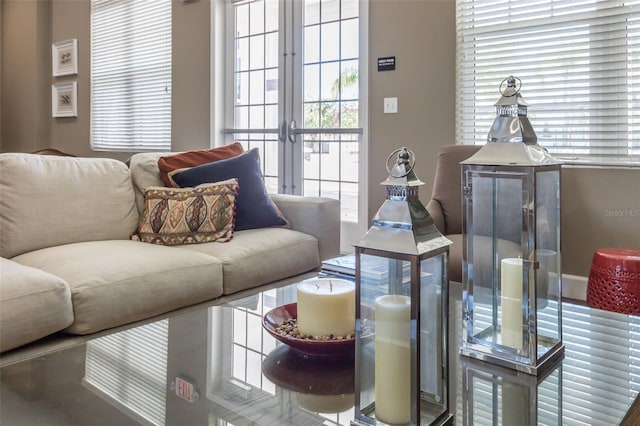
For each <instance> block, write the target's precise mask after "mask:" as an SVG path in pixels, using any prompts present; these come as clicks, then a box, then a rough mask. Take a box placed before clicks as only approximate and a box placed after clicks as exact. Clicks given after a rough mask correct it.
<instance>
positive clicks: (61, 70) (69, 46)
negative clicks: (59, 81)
mask: <svg viewBox="0 0 640 426" xmlns="http://www.w3.org/2000/svg"><path fill="white" fill-rule="evenodd" d="M51 62H52V63H51V65H52V72H53V76H54V77H59V76H61V75H73V74H78V40H77V39H75V38H74V39H71V40H65V41H59V42H57V43H53V44H52V45H51Z"/></svg>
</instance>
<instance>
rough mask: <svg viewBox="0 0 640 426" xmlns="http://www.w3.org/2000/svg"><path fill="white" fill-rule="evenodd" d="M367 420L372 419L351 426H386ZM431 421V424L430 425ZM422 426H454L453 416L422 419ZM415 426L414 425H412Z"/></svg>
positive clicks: (355, 421)
mask: <svg viewBox="0 0 640 426" xmlns="http://www.w3.org/2000/svg"><path fill="white" fill-rule="evenodd" d="M372 412H373V408H372ZM427 415H428V414H427ZM367 420H370V419H368V418H367V419H365V420H363V421H360V420H357V419H355V420H351V426H376V425H380V424H386V423H379V422H376V421H372V422H371V423H369V422H367ZM430 421H431V423H429V422H430ZM420 424H421V425H423V424H424V425H430V426H453V424H454V422H453V414H450V413H443V414H442V415H441V416H440V417H439V418H437V419H435V420H429V419H424V421H423V420H422V419H421V421H420ZM411 426H413V425H411Z"/></svg>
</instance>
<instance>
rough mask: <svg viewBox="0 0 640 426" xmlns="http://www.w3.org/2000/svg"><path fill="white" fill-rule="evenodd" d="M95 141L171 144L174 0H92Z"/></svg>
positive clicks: (108, 146)
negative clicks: (172, 8)
mask: <svg viewBox="0 0 640 426" xmlns="http://www.w3.org/2000/svg"><path fill="white" fill-rule="evenodd" d="M91 147H92V149H94V150H108V151H128V152H132V151H156V150H159V151H168V150H170V149H171V0H135V1H132V0H92V2H91Z"/></svg>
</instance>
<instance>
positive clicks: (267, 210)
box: [169, 148, 287, 231]
mask: <svg viewBox="0 0 640 426" xmlns="http://www.w3.org/2000/svg"><path fill="white" fill-rule="evenodd" d="M259 155H260V154H259V151H258V149H257V148H254V149H252V150H250V151H247V152H246V153H244V154H242V155H239V156H237V157H233V158H228V159H226V160H220V161H216V162H214V163H207V164H202V165H200V166H196V167H192V168H190V169H187V170H183V171H180V170H176V171H174V172H171V173H169V178H170V179H171V180H173V181H174V182H175V183H176V186H180V187H182V188H184V187H189V186H197V185H200V184H203V183H208V182H217V181H221V180H224V179H231V178H238V184H239V185H240V191H239V192H238V200H237V204H236V228H235V229H236V230H237V231H241V230H244V229H255V228H264V227H268V226H285V225H287V221H286V220H285V219H284V218H283V217H282V216H281V214H280V213H279V211H278V208H277V207H276V206H275V204H273V202H272V201H271V198H269V194H267V190H266V188H265V186H264V182H263V180H262V172H261V170H260V157H259Z"/></svg>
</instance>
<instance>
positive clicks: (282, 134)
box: [278, 120, 287, 142]
mask: <svg viewBox="0 0 640 426" xmlns="http://www.w3.org/2000/svg"><path fill="white" fill-rule="evenodd" d="M278 140H279V141H280V142H286V141H287V120H282V123H280V127H278Z"/></svg>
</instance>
